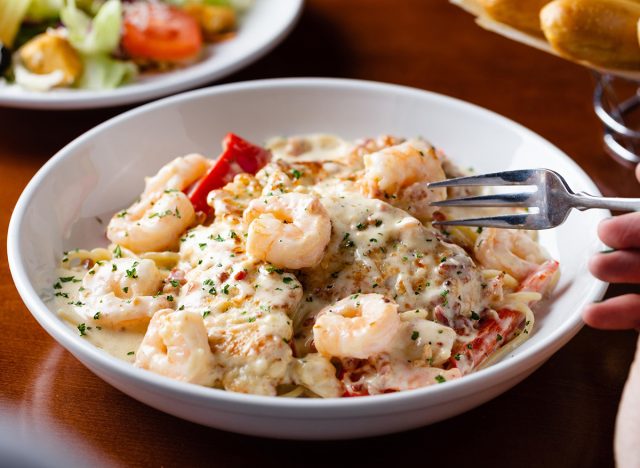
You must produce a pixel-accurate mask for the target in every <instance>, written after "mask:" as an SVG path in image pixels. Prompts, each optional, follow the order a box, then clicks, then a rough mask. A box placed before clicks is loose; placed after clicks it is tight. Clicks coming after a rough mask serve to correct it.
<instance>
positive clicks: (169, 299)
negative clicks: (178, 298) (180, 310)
mask: <svg viewBox="0 0 640 468" xmlns="http://www.w3.org/2000/svg"><path fill="white" fill-rule="evenodd" d="M167 301H169V302H173V296H172V295H171V294H169V295H168V296H167Z"/></svg>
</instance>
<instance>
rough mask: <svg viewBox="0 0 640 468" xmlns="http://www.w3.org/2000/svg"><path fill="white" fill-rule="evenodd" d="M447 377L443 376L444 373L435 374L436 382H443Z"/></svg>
mask: <svg viewBox="0 0 640 468" xmlns="http://www.w3.org/2000/svg"><path fill="white" fill-rule="evenodd" d="M446 381H447V379H445V378H444V375H436V382H438V383H445V382H446Z"/></svg>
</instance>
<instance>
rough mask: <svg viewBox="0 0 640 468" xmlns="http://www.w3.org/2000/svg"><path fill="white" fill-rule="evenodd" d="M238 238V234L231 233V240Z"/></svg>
mask: <svg viewBox="0 0 640 468" xmlns="http://www.w3.org/2000/svg"><path fill="white" fill-rule="evenodd" d="M236 237H238V234H236V233H235V231H230V232H229V239H235V238H236Z"/></svg>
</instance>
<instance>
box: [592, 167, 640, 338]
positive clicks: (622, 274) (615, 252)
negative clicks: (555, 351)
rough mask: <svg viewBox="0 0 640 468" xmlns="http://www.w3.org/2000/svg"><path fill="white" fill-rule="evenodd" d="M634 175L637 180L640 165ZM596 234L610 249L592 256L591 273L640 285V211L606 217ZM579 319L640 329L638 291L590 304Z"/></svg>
mask: <svg viewBox="0 0 640 468" xmlns="http://www.w3.org/2000/svg"><path fill="white" fill-rule="evenodd" d="M636 178H637V179H638V180H640V165H639V166H638V167H637V168H636ZM598 236H599V237H600V239H601V240H602V242H604V243H605V244H606V245H608V246H609V247H610V248H611V250H606V251H604V252H602V253H599V254H597V255H595V256H594V257H592V258H591V260H590V261H589V270H590V271H591V273H592V274H593V275H594V276H595V277H597V278H599V279H601V280H603V281H607V282H609V283H637V284H640V212H638V213H628V214H624V215H621V216H616V217H614V218H609V219H605V220H604V221H602V222H601V223H600V225H599V226H598ZM582 318H583V319H584V321H585V322H586V323H587V324H588V325H591V326H592V327H595V328H602V329H606V330H624V329H629V328H636V329H640V294H625V295H623V296H618V297H613V298H611V299H607V300H606V301H604V302H599V303H596V304H591V305H589V306H587V307H586V308H585V310H584V311H583V313H582Z"/></svg>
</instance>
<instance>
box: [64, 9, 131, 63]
mask: <svg viewBox="0 0 640 468" xmlns="http://www.w3.org/2000/svg"><path fill="white" fill-rule="evenodd" d="M60 18H61V19H62V23H63V24H64V25H65V26H66V28H67V31H68V33H69V42H70V43H71V45H72V46H73V47H74V48H75V49H77V50H79V51H80V52H82V53H84V54H105V53H110V52H113V51H114V50H116V48H117V47H118V44H120V35H121V31H122V4H121V3H120V0H109V1H107V2H106V3H104V4H103V5H102V6H101V7H100V9H99V10H98V13H97V14H96V16H95V17H94V18H93V20H92V19H91V18H90V17H89V15H87V14H86V13H85V12H84V11H82V10H81V9H79V8H78V7H77V6H76V2H75V0H67V2H66V5H65V6H64V8H63V9H62V11H61V12H60Z"/></svg>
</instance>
